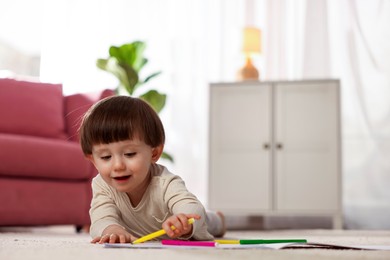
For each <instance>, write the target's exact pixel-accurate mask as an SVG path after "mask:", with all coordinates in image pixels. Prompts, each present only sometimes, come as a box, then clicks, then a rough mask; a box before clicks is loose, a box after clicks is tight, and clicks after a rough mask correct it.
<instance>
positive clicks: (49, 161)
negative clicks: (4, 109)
mask: <svg viewBox="0 0 390 260" xmlns="http://www.w3.org/2000/svg"><path fill="white" fill-rule="evenodd" d="M0 147H1V149H0V158H1V163H0V175H2V176H10V177H18V178H21V177H29V178H40V179H42V178H49V179H63V180H86V179H91V178H92V175H93V174H92V167H93V166H92V165H91V163H90V162H89V161H87V160H86V159H85V158H84V155H83V153H82V151H81V148H80V145H79V144H78V143H76V142H71V141H67V140H61V139H50V138H41V137H32V136H23V135H12V134H2V133H0Z"/></svg>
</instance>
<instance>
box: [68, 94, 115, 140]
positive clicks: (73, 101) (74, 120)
mask: <svg viewBox="0 0 390 260" xmlns="http://www.w3.org/2000/svg"><path fill="white" fill-rule="evenodd" d="M114 94H115V92H114V91H113V90H111V89H106V90H103V91H99V92H93V93H82V94H74V95H69V96H65V97H64V110H65V130H66V133H67V135H68V139H69V140H71V141H75V142H78V141H79V140H78V129H79V127H80V123H81V120H82V117H83V115H84V114H85V112H87V110H88V109H89V108H90V107H91V106H92V105H93V104H94V103H96V102H97V101H99V100H101V99H103V98H106V97H109V96H112V95H114Z"/></svg>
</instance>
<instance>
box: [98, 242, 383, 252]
mask: <svg viewBox="0 0 390 260" xmlns="http://www.w3.org/2000/svg"><path fill="white" fill-rule="evenodd" d="M104 247H106V248H133V249H137V248H138V249H140V248H144V249H147V248H150V249H169V248H171V249H172V248H175V249H271V250H272V249H273V250H281V249H309V248H310V249H313V248H315V249H330V250H345V249H349V250H390V245H336V244H321V243H306V244H305V243H276V244H253V245H240V244H217V245H216V247H203V246H170V245H162V244H161V242H146V243H140V244H135V245H133V244H129V243H127V244H108V243H105V244H104Z"/></svg>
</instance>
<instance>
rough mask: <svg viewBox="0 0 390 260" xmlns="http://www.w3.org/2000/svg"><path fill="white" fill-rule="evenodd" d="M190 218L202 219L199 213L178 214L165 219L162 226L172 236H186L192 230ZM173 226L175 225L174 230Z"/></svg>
mask: <svg viewBox="0 0 390 260" xmlns="http://www.w3.org/2000/svg"><path fill="white" fill-rule="evenodd" d="M189 218H194V219H200V216H199V215H197V214H176V215H173V216H171V217H169V218H168V219H167V220H165V221H164V223H163V225H162V227H163V229H164V230H165V232H166V233H167V235H168V236H169V237H171V238H177V237H180V236H184V235H187V234H189V233H191V232H192V225H191V224H188V219H189ZM171 226H174V227H175V230H172V229H171Z"/></svg>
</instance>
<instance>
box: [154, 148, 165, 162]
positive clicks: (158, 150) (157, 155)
mask: <svg viewBox="0 0 390 260" xmlns="http://www.w3.org/2000/svg"><path fill="white" fill-rule="evenodd" d="M163 150H164V145H163V144H162V145H159V146H157V147H154V148H152V161H153V162H157V161H158V159H160V157H161V154H162V152H163Z"/></svg>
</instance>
